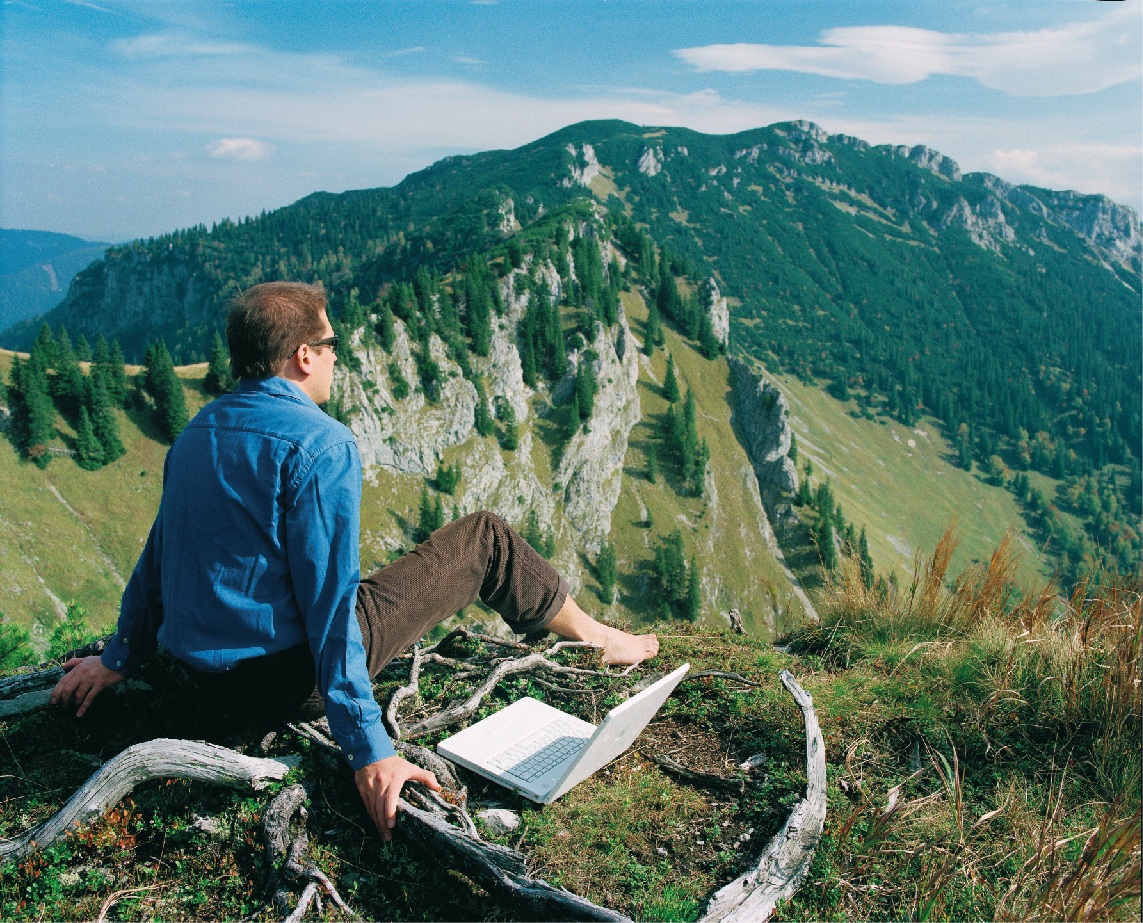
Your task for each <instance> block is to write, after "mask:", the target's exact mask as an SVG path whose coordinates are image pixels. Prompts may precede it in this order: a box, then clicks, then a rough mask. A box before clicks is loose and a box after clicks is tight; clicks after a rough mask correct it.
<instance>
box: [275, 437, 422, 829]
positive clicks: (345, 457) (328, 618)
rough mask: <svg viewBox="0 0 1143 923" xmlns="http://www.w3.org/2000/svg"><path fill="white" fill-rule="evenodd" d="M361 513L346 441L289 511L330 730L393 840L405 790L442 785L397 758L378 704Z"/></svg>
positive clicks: (300, 592) (297, 582) (355, 458)
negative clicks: (366, 632) (360, 600)
mask: <svg viewBox="0 0 1143 923" xmlns="http://www.w3.org/2000/svg"><path fill="white" fill-rule="evenodd" d="M360 509H361V458H360V455H358V452H357V445H356V443H353V442H352V441H346V442H345V443H342V444H339V445H334V446H331V447H330V448H329V449H327V450H326V451H325V452H323V453H322V454H321V455H320V456H319V457H318V458H317V459H315V461H314V462H313V464H312V468H311V471H310V472H309V474H308V477H306V478H305V479H304V480H303V482H302V483H301V484H300V485H299V486H298V489H297V492H296V494H295V496H294V498H293V506H292V507H291V508H290V509H289V510H288V511H287V541H288V553H289V558H290V577H291V579H292V581H293V584H294V596H295V598H296V599H297V602H298V606H299V608H300V609H301V613H302V618H303V619H304V620H305V625H306V635H307V637H308V639H309V644H310V650H311V651H312V652H313V656H314V666H315V668H316V672H317V679H318V689H319V690H320V692H321V694H322V697H323V698H324V699H325V704H326V717H327V718H328V719H329V727H330V731H331V732H332V733H333V736H334V739H335V740H336V741H337V743H338V745H339V746H340V747H341V749H342V752H343V753H344V754H345V758H346V761H347V762H348V763H349V765H350V766H352V767H353V768H354V770H355V773H354V780H355V781H356V783H357V789H358V791H359V792H360V794H361V799H362V801H363V802H364V803H365V808H366V810H367V811H368V812H369V816H370V817H371V818H372V819H373V823H374V824H376V825H377V829H378V830H379V831H380V832H381V835H382V837H384V838H385V839H386V840H388V839H389V838H390V837H391V836H392V830H393V825H394V823H395V822H396V816H397V799H398V798H399V797H400V794H401V788H402V787H403V786H404V784H405V783H406V782H408V781H415V782H422V783H424V784H425V785H428V786H429V787H430V788H433V789H436V790H438V791H439V790H440V786H439V785H438V784H437V780H436V777H435V776H434V775H433V774H432V773H431V772H427V771H426V770H423V769H421V768H419V767H417V766H414V765H413V764H412V763H409V762H406V761H405V760H404V759H402V758H401V757H399V756H397V755H396V753H395V751H394V749H393V744H392V742H391V741H390V740H389V737H388V735H387V734H386V733H385V726H384V724H383V723H382V720H381V709H380V707H379V706H378V705H377V701H376V700H375V699H374V698H373V683H372V682H371V681H370V679H369V671H368V667H367V666H366V660H365V647H364V645H363V644H362V640H361V628H360V626H359V625H358V622H357V612H356V603H357V585H358V583H359V582H360V579H361V569H360V550H359V547H358V540H359V535H360Z"/></svg>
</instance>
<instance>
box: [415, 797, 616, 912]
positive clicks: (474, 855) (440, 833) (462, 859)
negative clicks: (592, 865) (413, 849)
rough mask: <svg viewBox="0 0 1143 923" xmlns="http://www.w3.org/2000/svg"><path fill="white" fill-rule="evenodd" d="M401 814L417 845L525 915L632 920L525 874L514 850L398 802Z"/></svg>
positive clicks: (522, 864) (523, 867)
mask: <svg viewBox="0 0 1143 923" xmlns="http://www.w3.org/2000/svg"><path fill="white" fill-rule="evenodd" d="M398 808H399V809H400V811H401V812H402V813H403V814H404V822H403V824H402V825H401V829H403V831H404V834H405V835H406V836H408V837H409V838H410V839H412V840H414V841H415V842H418V843H420V844H421V845H422V846H424V847H425V849H426V850H428V851H429V852H430V854H431V855H433V857H434V860H435V861H440V860H441V859H442V858H443V857H442V853H443V854H445V855H446V856H447V857H448V858H449V859H450V860H451V862H450V863H449V865H450V867H452V868H455V869H457V870H458V871H460V872H462V873H464V874H465V875H467V876H468V877H469V878H471V879H472V880H473V881H474V882H476V883H477V884H478V885H480V886H481V887H483V888H485V889H486V890H487V891H489V892H490V893H493V894H495V895H497V896H498V897H500V898H501V899H503V900H505V901H508V902H510V903H511V904H512V905H513V906H515V907H517V908H519V909H520V911H521V912H522V914H523V916H524V917H525V919H535V920H539V919H555V920H616V921H626V923H630V918H629V917H625V916H624V915H623V914H621V913H617V912H616V911H614V910H608V909H607V908H606V907H600V906H599V905H598V904H593V903H592V902H591V901H589V900H587V899H586V898H583V897H580V896H579V895H578V894H572V893H571V892H570V891H565V890H563V889H562V888H553V887H552V886H551V885H550V884H548V883H547V882H546V881H542V880H540V879H536V878H531V877H529V875H528V874H527V868H526V862H525V859H524V857H523V856H522V855H520V853H518V852H516V851H515V850H512V849H508V848H507V847H505V846H499V845H497V844H495V843H489V842H486V841H484V840H479V839H476V838H474V837H473V836H471V835H468V834H465V833H464V832H462V831H460V830H458V829H457V828H456V827H453V826H452V825H450V824H448V823H447V822H445V821H444V820H442V819H441V818H439V817H437V816H436V815H434V814H430V813H429V812H428V811H422V810H420V809H419V808H415V807H413V805H411V804H409V803H408V802H407V801H405V800H404V799H401V801H400V802H398Z"/></svg>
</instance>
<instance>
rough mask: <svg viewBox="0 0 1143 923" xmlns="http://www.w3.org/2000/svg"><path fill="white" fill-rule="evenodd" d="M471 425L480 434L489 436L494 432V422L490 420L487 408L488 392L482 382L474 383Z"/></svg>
mask: <svg viewBox="0 0 1143 923" xmlns="http://www.w3.org/2000/svg"><path fill="white" fill-rule="evenodd" d="M473 425H474V426H475V427H476V431H477V433H479V434H480V435H481V436H491V435H492V434H493V433H494V432H496V424H495V423H494V422H493V420H492V413H491V411H490V410H489V409H488V392H487V391H485V390H484V382H483V381H477V383H476V409H475V411H474V412H473Z"/></svg>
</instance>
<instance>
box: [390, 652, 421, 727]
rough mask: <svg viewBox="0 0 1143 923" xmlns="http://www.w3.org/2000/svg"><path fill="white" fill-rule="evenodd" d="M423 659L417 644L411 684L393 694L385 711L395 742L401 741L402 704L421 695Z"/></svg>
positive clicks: (411, 671)
mask: <svg viewBox="0 0 1143 923" xmlns="http://www.w3.org/2000/svg"><path fill="white" fill-rule="evenodd" d="M422 657H423V655H422V653H421V646H420V645H419V644H417V645H415V646H414V647H413V665H412V666H411V667H410V668H409V682H408V683H406V684H405V685H404V686H402V687H401V688H400V689H398V690H397V691H396V692H394V693H393V695H392V696H391V697H390V699H389V705H388V707H387V708H386V709H385V726H386V727H387V728H388V730H389V736H390V737H392V738H393V739H394V740H400V739H401V725H400V724H399V723H398V722H397V709H398V708H400V707H401V703H402V702H403V701H405V699H408V698H416V697H419V695H420V681H421V660H422Z"/></svg>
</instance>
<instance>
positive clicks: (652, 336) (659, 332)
mask: <svg viewBox="0 0 1143 923" xmlns="http://www.w3.org/2000/svg"><path fill="white" fill-rule="evenodd" d="M662 339H663V321H662V319H661V318H660V317H659V309H658V307H657V306H656V305H655V302H653V301H652V302H651V303H650V304H649V305H648V306H647V328H646V329H645V330H644V331H643V354H644V355H647V356H650V355H652V354H653V353H654V352H655V345H656V344H657V343H659V342H661V341H662Z"/></svg>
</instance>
